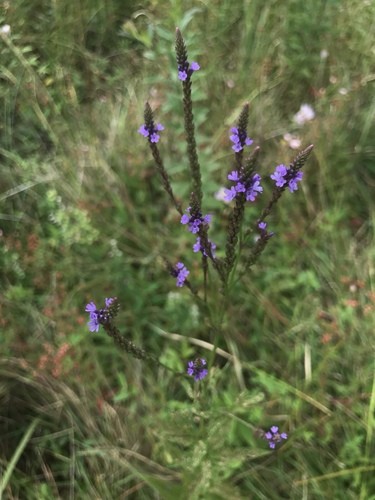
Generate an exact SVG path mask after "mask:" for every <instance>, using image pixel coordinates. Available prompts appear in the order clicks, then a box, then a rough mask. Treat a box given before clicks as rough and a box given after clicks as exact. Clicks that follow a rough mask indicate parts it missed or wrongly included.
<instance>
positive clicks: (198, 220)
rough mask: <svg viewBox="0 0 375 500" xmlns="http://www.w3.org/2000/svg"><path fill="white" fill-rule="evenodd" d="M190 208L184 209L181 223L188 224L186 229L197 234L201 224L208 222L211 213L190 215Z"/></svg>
mask: <svg viewBox="0 0 375 500" xmlns="http://www.w3.org/2000/svg"><path fill="white" fill-rule="evenodd" d="M190 211H191V208H190V207H188V208H187V209H186V214H184V215H183V216H182V217H181V224H188V229H189V231H190V232H191V233H193V234H197V233H198V232H199V228H200V225H201V224H209V223H210V222H211V218H212V217H211V215H202V214H198V215H197V216H194V215H190Z"/></svg>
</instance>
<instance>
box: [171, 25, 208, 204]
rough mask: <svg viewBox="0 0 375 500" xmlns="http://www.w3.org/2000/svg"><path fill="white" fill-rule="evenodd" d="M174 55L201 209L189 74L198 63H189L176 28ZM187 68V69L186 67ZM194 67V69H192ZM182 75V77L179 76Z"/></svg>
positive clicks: (192, 167) (200, 182) (194, 186)
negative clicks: (180, 83) (180, 84)
mask: <svg viewBox="0 0 375 500" xmlns="http://www.w3.org/2000/svg"><path fill="white" fill-rule="evenodd" d="M176 56H177V65H178V71H179V79H180V80H181V82H182V91H183V106H184V124H185V133H186V142H187V153H188V157H189V166H190V172H191V179H192V187H193V193H194V196H195V198H196V205H197V206H196V210H197V212H200V211H201V206H202V197H203V194H202V179H201V172H200V165H199V159H198V154H197V144H196V142H195V126H194V115H193V101H192V99H191V75H192V74H193V72H194V71H197V69H199V68H198V67H199V65H198V63H196V62H194V63H191V65H189V62H188V55H187V50H186V45H185V42H184V39H183V38H182V35H181V32H180V30H179V29H178V28H176ZM187 68H189V69H187ZM194 68H195V69H194ZM181 76H182V78H181Z"/></svg>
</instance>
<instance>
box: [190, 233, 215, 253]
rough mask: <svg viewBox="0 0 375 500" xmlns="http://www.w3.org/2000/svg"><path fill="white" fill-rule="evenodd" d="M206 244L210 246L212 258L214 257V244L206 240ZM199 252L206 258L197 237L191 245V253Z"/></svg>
mask: <svg viewBox="0 0 375 500" xmlns="http://www.w3.org/2000/svg"><path fill="white" fill-rule="evenodd" d="M208 244H209V245H211V253H212V257H215V249H216V245H215V243H213V242H212V241H210V240H208ZM199 251H201V252H202V253H203V255H204V256H205V257H208V255H207V252H206V250H205V249H204V248H203V246H202V245H201V239H200V237H199V236H198V237H197V240H196V242H195V243H194V245H193V252H199Z"/></svg>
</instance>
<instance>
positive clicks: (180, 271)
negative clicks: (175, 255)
mask: <svg viewBox="0 0 375 500" xmlns="http://www.w3.org/2000/svg"><path fill="white" fill-rule="evenodd" d="M189 274H190V271H188V269H187V268H186V267H185V265H184V264H183V263H182V262H178V263H177V264H176V265H175V269H174V271H173V276H174V277H175V278H176V286H179V287H181V286H184V283H185V281H186V278H187V277H188V275H189Z"/></svg>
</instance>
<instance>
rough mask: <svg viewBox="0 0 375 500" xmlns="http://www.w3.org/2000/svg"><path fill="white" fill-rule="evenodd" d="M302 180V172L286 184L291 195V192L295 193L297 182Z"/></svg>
mask: <svg viewBox="0 0 375 500" xmlns="http://www.w3.org/2000/svg"><path fill="white" fill-rule="evenodd" d="M302 178H303V172H297V173H296V175H295V176H294V177H293V178H292V179H290V181H289V182H288V188H289V191H290V192H291V193H293V191H297V189H298V186H297V182H299V181H301V180H302Z"/></svg>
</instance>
